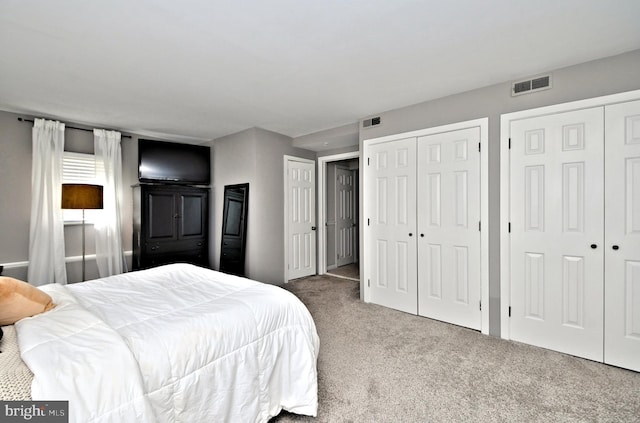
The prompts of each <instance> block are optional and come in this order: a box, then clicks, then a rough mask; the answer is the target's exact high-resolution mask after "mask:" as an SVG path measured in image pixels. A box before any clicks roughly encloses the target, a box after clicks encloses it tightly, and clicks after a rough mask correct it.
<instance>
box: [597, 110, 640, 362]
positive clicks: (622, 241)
mask: <svg viewBox="0 0 640 423" xmlns="http://www.w3.org/2000/svg"><path fill="white" fill-rule="evenodd" d="M605 117H606V118H605V121H606V151H605V175H606V178H605V181H606V185H605V189H606V195H605V216H606V224H605V234H606V235H605V236H606V238H605V245H603V247H604V248H605V255H604V256H605V269H606V277H605V337H604V338H605V348H604V361H605V363H609V364H613V365H616V366H620V367H624V368H627V369H632V370H635V371H640V101H633V102H627V103H620V104H616V105H612V106H607V107H606V108H605Z"/></svg>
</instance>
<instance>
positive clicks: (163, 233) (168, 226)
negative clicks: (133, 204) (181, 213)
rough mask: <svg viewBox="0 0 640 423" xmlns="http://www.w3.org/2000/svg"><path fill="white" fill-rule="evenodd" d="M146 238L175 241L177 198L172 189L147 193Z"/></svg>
mask: <svg viewBox="0 0 640 423" xmlns="http://www.w3.org/2000/svg"><path fill="white" fill-rule="evenodd" d="M144 215H145V216H146V223H147V224H146V229H147V231H146V238H147V240H148V241H175V240H176V239H178V232H177V231H176V218H177V217H178V216H177V212H176V200H175V193H173V192H170V191H147V193H146V195H145V212H144Z"/></svg>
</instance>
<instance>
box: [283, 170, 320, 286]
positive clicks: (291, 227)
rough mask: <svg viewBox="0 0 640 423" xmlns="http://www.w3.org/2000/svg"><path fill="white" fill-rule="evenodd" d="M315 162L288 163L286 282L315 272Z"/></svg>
mask: <svg viewBox="0 0 640 423" xmlns="http://www.w3.org/2000/svg"><path fill="white" fill-rule="evenodd" d="M315 187H316V181H315V163H314V162H308V161H297V160H292V159H289V160H287V196H286V201H287V205H286V208H287V210H286V213H287V268H288V273H287V279H288V280H290V279H297V278H302V277H304V276H309V275H314V274H315V273H316V220H315V210H316V206H315V201H316V200H315V198H316V195H315Z"/></svg>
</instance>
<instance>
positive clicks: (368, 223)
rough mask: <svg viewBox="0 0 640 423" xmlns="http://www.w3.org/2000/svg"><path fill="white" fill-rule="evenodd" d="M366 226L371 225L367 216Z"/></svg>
mask: <svg viewBox="0 0 640 423" xmlns="http://www.w3.org/2000/svg"><path fill="white" fill-rule="evenodd" d="M367 226H371V221H370V220H369V218H367Z"/></svg>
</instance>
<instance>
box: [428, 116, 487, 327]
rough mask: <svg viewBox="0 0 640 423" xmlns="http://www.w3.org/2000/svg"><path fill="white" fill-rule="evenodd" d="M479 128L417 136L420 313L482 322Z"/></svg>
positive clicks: (463, 322) (467, 324) (467, 323)
mask: <svg viewBox="0 0 640 423" xmlns="http://www.w3.org/2000/svg"><path fill="white" fill-rule="evenodd" d="M479 143H480V128H479V127H475V128H469V129H462V130H455V131H449V132H443V133H439V134H434V135H428V136H423V137H420V138H418V170H417V178H418V199H417V202H418V209H417V210H418V211H417V214H418V233H419V238H418V254H419V257H418V313H419V314H420V315H421V316H425V317H429V318H432V319H437V320H442V321H445V322H448V323H453V324H456V325H460V326H465V327H469V328H472V329H478V330H479V329H480V327H481V323H482V320H481V317H482V316H481V312H480V298H481V283H480V230H479V229H480V228H479V227H478V225H479V222H480V153H479V151H478V145H479Z"/></svg>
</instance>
